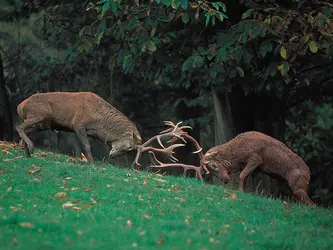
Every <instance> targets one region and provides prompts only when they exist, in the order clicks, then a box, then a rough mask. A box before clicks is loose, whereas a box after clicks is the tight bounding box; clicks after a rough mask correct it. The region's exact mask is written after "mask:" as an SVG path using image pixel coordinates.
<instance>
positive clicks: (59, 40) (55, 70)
mask: <svg viewBox="0 0 333 250" xmlns="http://www.w3.org/2000/svg"><path fill="white" fill-rule="evenodd" d="M332 56H333V4H332V3H331V2H330V1H328V0H327V1H319V0H318V1H316V0H315V1H301V0H293V1H292V0H290V1H277V0H225V1H223V2H218V1H202V0H194V1H189V0H151V1H147V0H144V1H140V2H139V5H138V2H137V1H133V0H128V1H126V0H125V1H122V0H117V1H116V0H100V1H82V0H71V1H68V0H49V1H38V0H30V1H19V0H2V1H0V139H1V140H8V141H16V142H18V141H19V138H18V136H17V134H16V131H15V126H16V125H17V124H18V123H20V119H19V118H18V115H17V111H16V108H17V105H18V104H19V103H20V102H21V101H22V100H23V99H25V98H27V97H28V96H30V95H31V94H34V93H37V92H48V91H92V92H95V93H96V94H98V95H100V96H101V97H103V98H104V99H105V100H107V101H108V102H109V103H111V104H112V105H114V106H115V107H116V108H118V109H119V110H121V111H122V112H123V113H124V114H125V115H126V116H128V117H129V118H130V119H131V120H132V121H133V122H135V123H136V124H137V126H138V127H139V129H140V133H141V134H142V136H143V139H144V140H146V139H147V138H149V137H151V136H153V135H155V134H157V133H158V132H159V131H161V129H162V127H163V121H164V120H172V121H174V122H178V121H184V124H189V125H191V126H192V127H193V131H192V132H191V135H192V136H194V137H195V138H196V139H197V140H198V141H199V142H200V144H201V145H202V146H203V147H204V152H205V151H207V150H208V149H209V148H210V147H212V146H214V145H217V144H221V143H224V142H226V141H227V140H229V139H231V138H233V137H234V136H236V135H237V134H239V133H242V132H244V131H249V130H257V131H261V132H264V133H266V134H268V135H271V136H273V137H275V138H277V139H279V140H281V141H283V142H285V143H286V144H287V145H288V146H289V147H290V148H292V149H293V150H294V151H295V152H297V153H298V154H299V155H300V156H301V157H302V158H303V159H304V160H305V161H306V163H307V164H308V165H309V167H310V169H311V174H312V177H311V178H312V179H311V184H310V190H309V193H310V196H311V198H312V199H313V200H314V201H315V202H317V203H320V204H322V205H324V206H330V205H332V204H333V106H332V103H333V100H332V97H333V84H332V82H333V64H332V62H333V61H332ZM33 139H34V141H35V143H36V146H38V147H43V148H48V149H50V150H54V151H57V152H62V153H67V154H71V155H75V156H79V155H80V152H81V148H80V146H79V144H78V141H77V139H76V137H75V135H69V134H66V133H63V132H61V133H60V134H59V137H57V134H56V133H54V132H52V131H49V132H43V133H39V134H36V135H34V136H33ZM191 150H192V148H191V146H190V145H189V146H188V147H186V148H184V149H182V150H178V152H177V155H178V158H179V159H180V160H181V161H183V162H187V163H193V164H199V163H198V159H196V158H194V157H190V154H189V152H191ZM93 154H94V156H95V157H97V158H100V159H103V158H104V157H106V156H107V152H106V151H103V148H102V147H101V146H100V145H99V144H98V143H97V142H94V144H93ZM132 159H133V155H131V154H129V155H127V156H125V157H122V164H123V165H124V166H125V165H127V166H129V165H130V163H131V161H132ZM174 172H175V173H176V172H177V171H174ZM177 173H178V172H177ZM212 182H217V180H212ZM235 183H237V177H234V183H233V184H231V185H234V184H235ZM284 186H285V185H283V184H281V183H280V181H279V180H276V179H274V178H271V177H269V176H266V175H265V174H262V173H255V174H253V176H252V177H251V178H249V179H248V180H247V184H246V190H248V191H254V192H260V193H268V194H272V195H283V194H286V192H287V191H285V190H284V188H283V187H284Z"/></svg>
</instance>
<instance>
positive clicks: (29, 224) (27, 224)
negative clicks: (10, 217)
mask: <svg viewBox="0 0 333 250" xmlns="http://www.w3.org/2000/svg"><path fill="white" fill-rule="evenodd" d="M20 226H21V227H24V228H34V227H35V225H34V224H32V223H31V222H28V221H25V222H20Z"/></svg>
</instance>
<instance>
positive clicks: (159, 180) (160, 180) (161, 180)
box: [154, 178, 167, 182]
mask: <svg viewBox="0 0 333 250" xmlns="http://www.w3.org/2000/svg"><path fill="white" fill-rule="evenodd" d="M154 180H155V181H158V182H167V181H166V180H163V179H160V178H154Z"/></svg>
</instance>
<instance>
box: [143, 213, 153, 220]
mask: <svg viewBox="0 0 333 250" xmlns="http://www.w3.org/2000/svg"><path fill="white" fill-rule="evenodd" d="M143 216H144V217H145V218H146V219H148V220H150V219H151V216H149V215H148V214H144V215H143Z"/></svg>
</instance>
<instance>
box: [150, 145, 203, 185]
mask: <svg viewBox="0 0 333 250" xmlns="http://www.w3.org/2000/svg"><path fill="white" fill-rule="evenodd" d="M149 154H150V155H151V156H152V159H153V161H154V162H155V164H156V163H158V164H159V165H151V166H150V167H151V168H167V167H182V168H183V169H184V175H185V173H186V171H187V170H189V169H192V170H194V171H195V177H196V178H199V179H200V180H201V181H203V178H202V174H201V172H202V167H201V166H199V167H197V166H193V165H186V164H182V163H162V162H160V161H159V160H157V158H156V156H155V154H154V152H151V151H150V152H149Z"/></svg>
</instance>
